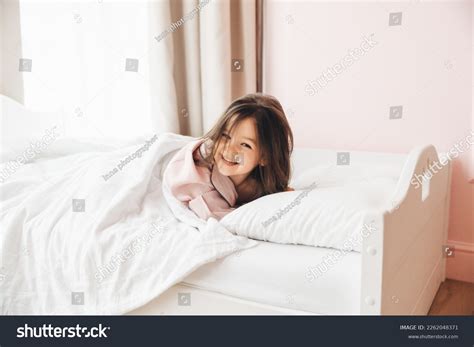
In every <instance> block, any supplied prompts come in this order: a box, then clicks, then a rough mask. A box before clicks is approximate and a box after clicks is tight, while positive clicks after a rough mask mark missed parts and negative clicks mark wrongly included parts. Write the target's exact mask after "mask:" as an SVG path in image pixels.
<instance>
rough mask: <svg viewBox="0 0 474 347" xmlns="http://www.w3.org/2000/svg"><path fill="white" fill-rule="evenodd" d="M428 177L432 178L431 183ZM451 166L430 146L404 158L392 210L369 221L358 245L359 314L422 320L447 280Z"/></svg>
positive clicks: (369, 218)
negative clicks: (369, 227) (368, 230)
mask: <svg viewBox="0 0 474 347" xmlns="http://www.w3.org/2000/svg"><path fill="white" fill-rule="evenodd" d="M430 177H431V178H430ZM450 183H451V162H450V161H447V162H445V163H444V165H443V163H441V162H440V160H439V158H438V154H437V152H436V149H435V148H434V147H433V146H426V147H419V148H415V149H414V150H413V151H411V152H410V154H409V155H408V158H407V161H406V162H405V165H404V167H403V170H402V173H401V176H400V179H399V182H398V185H397V189H396V192H395V194H394V196H393V199H392V205H393V208H391V209H390V210H389V211H385V212H383V213H380V214H374V215H371V216H368V220H367V222H368V223H370V222H373V223H374V228H373V232H372V233H370V234H369V235H367V237H365V238H364V239H363V243H362V250H361V252H362V273H361V276H362V282H361V283H362V288H361V314H363V315H426V314H427V313H428V311H429V308H430V306H431V303H432V301H433V299H434V297H435V295H436V292H437V290H438V288H439V285H440V284H441V282H442V281H444V279H445V263H446V258H445V257H446V253H445V252H446V250H445V249H444V245H445V244H446V242H447V228H448V212H449V202H450V201H449V200H450Z"/></svg>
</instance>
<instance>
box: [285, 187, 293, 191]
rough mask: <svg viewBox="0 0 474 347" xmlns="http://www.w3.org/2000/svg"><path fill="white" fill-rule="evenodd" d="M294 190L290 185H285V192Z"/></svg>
mask: <svg viewBox="0 0 474 347" xmlns="http://www.w3.org/2000/svg"><path fill="white" fill-rule="evenodd" d="M293 191H295V190H294V189H293V188H291V187H290V186H288V187H286V189H285V192H293Z"/></svg>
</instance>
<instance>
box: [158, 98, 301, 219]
mask: <svg viewBox="0 0 474 347" xmlns="http://www.w3.org/2000/svg"><path fill="white" fill-rule="evenodd" d="M292 151H293V134H292V132H291V129H290V126H289V124H288V121H287V119H286V117H285V113H284V112H283V108H282V107H281V105H280V103H279V102H278V100H277V99H275V98H274V97H272V96H270V95H264V94H260V93H257V94H248V95H246V96H243V97H241V98H239V99H237V100H235V101H233V102H232V103H231V104H230V106H229V107H228V108H227V110H226V111H225V112H224V114H223V115H222V117H221V118H220V119H219V120H218V122H217V124H216V125H215V126H214V127H213V128H212V129H211V130H210V131H209V132H208V133H207V134H205V135H204V136H203V137H202V138H200V139H199V140H196V141H192V142H190V143H189V144H187V145H186V146H184V147H183V148H182V149H180V150H179V151H178V152H177V153H176V154H175V155H174V157H173V158H172V159H171V161H170V163H169V164H168V167H167V169H166V171H165V173H164V178H163V179H164V181H165V182H166V184H167V185H168V186H169V187H170V192H171V194H172V195H173V196H174V197H175V198H177V199H178V200H180V201H181V202H183V203H185V204H186V205H187V206H188V207H189V208H190V209H191V210H192V211H193V212H194V213H195V214H196V215H197V216H199V217H200V218H202V219H204V220H207V219H208V218H209V217H213V218H216V219H220V218H222V217H224V216H225V215H226V214H227V213H229V212H231V211H232V210H234V209H235V208H236V207H238V206H240V205H242V204H245V203H247V202H250V201H252V200H255V199H257V198H259V197H261V196H264V195H267V194H272V193H278V192H283V191H287V190H293V189H292V188H289V187H288V181H289V179H290V155H291V152H292Z"/></svg>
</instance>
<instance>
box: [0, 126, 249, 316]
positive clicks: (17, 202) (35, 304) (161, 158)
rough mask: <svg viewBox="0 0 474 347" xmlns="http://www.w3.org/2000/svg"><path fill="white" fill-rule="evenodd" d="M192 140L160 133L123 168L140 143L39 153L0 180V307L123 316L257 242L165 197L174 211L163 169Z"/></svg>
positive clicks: (11, 311)
mask: <svg viewBox="0 0 474 347" xmlns="http://www.w3.org/2000/svg"><path fill="white" fill-rule="evenodd" d="M190 140H192V138H190V137H185V136H180V135H174V134H163V135H158V137H157V139H156V141H154V142H153V143H152V144H151V145H150V147H149V148H148V149H147V150H145V151H142V154H141V157H136V158H133V159H131V160H130V161H129V162H128V163H127V164H125V165H124V166H122V167H121V169H120V170H119V169H118V168H117V167H118V166H119V164H120V163H121V161H124V160H125V158H127V157H129V156H130V155H131V154H133V153H136V151H137V150H139V149H140V148H142V147H143V144H140V145H134V146H130V147H126V148H122V149H116V150H112V151H108V152H100V151H97V152H85V153H76V154H72V155H68V156H65V157H61V158H56V159H48V160H42V161H39V162H37V163H34V164H27V165H23V166H22V167H20V168H18V169H17V171H16V172H14V173H13V174H11V176H10V177H9V178H8V179H7V180H6V181H5V182H4V183H2V184H0V194H1V202H0V225H1V233H0V314H3V315H5V314H18V315H22V314H122V313H125V312H128V311H130V310H132V309H135V308H137V307H139V306H141V305H144V304H146V303H147V302H148V301H150V300H152V299H153V298H155V297H156V296H158V295H159V294H160V293H162V292H163V291H165V290H166V289H167V288H169V287H170V286H172V285H173V284H175V283H177V282H179V281H181V280H182V279H183V278H184V277H186V276H187V275H188V274H190V273H191V272H192V271H194V270H195V269H197V268H198V267H200V266H201V265H203V264H205V263H208V262H211V261H213V260H215V259H218V258H220V257H223V256H226V255H228V254H230V253H233V252H235V251H238V250H241V249H244V248H249V247H252V246H254V245H255V244H256V243H255V242H254V241H251V240H247V239H246V238H242V237H238V236H234V235H232V234H231V233H230V232H228V231H227V230H226V229H225V228H224V227H223V226H222V225H221V224H219V223H218V222H217V221H216V220H214V219H210V220H209V221H208V222H207V223H204V222H200V221H199V220H197V218H196V219H195V220H194V221H192V219H193V217H192V216H193V215H192V214H187V215H185V216H182V214H183V211H182V210H179V204H176V202H174V203H175V205H173V202H172V201H171V200H172V198H171V197H170V196H167V197H166V199H168V202H170V203H171V204H170V206H171V207H172V208H173V209H176V210H175V211H174V212H175V213H173V212H172V211H171V209H170V207H169V206H168V203H167V202H166V199H165V196H164V195H163V192H162V184H161V178H162V173H163V170H164V168H165V166H166V163H167V161H168V160H169V159H170V158H171V156H172V155H173V154H174V153H175V151H176V150H178V149H179V148H181V147H182V146H184V145H185V144H186V143H187V142H188V141H190ZM122 163H123V162H122ZM114 168H117V169H116V170H115V173H113V174H111V173H112V172H114ZM175 215H177V216H178V218H179V220H178V219H177V218H175ZM183 220H184V221H186V222H183ZM193 225H194V226H193Z"/></svg>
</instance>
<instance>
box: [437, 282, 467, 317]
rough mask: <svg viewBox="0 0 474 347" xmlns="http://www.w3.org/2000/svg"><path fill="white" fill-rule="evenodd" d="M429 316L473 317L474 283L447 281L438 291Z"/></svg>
mask: <svg viewBox="0 0 474 347" xmlns="http://www.w3.org/2000/svg"><path fill="white" fill-rule="evenodd" d="M428 315H429V316H454V315H460V316H474V283H467V282H460V281H455V280H450V279H447V280H446V281H444V282H443V283H441V286H440V287H439V289H438V293H436V296H435V299H434V301H433V304H432V305H431V308H430V311H429V313H428Z"/></svg>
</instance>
